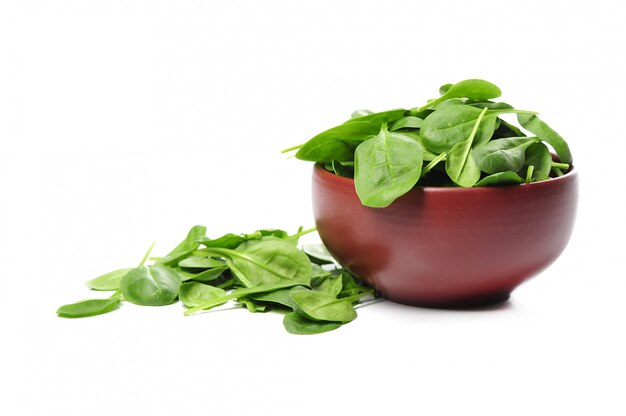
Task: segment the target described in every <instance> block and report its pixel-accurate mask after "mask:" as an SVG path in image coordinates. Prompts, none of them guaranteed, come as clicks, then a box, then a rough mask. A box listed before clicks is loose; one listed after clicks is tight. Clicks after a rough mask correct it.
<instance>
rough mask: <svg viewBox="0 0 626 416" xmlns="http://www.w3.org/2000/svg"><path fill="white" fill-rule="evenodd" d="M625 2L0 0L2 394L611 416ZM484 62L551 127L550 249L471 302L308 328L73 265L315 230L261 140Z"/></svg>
mask: <svg viewBox="0 0 626 416" xmlns="http://www.w3.org/2000/svg"><path fill="white" fill-rule="evenodd" d="M625 15H626V10H625V9H624V6H622V3H621V2H617V1H615V2H611V1H606V2H602V1H591V2H590V1H569V2H563V3H560V2H547V1H524V2H505V1H483V2H478V1H475V2H468V1H437V2H435V1H428V2H423V1H386V2H373V1H358V2H357V1H342V2H338V1H335V2H324V1H315V2H296V1H219V2H218V1H212V2H210V1H183V0H178V1H169V2H166V1H156V0H146V1H129V0H124V1H111V0H108V1H85V0H77V1H26V0H20V1H2V2H1V3H0V60H1V62H0V144H1V146H0V256H1V259H2V268H1V276H0V277H1V278H0V290H1V292H0V293H1V294H2V303H1V306H0V307H1V308H2V311H1V312H2V314H1V317H2V318H1V319H2V331H1V333H2V353H1V355H0V357H1V358H0V360H1V361H0V363H1V368H0V377H1V378H2V381H3V382H5V387H4V388H3V389H2V393H1V396H2V399H1V401H0V407H1V408H2V413H3V414H11V415H104V414H107V415H110V414H121V415H138V414H154V415H161V414H220V415H228V414H246V413H249V412H254V413H255V414H260V415H265V414H272V415H278V414H302V415H309V414H322V412H329V413H333V414H334V413H338V412H339V411H341V412H343V413H345V414H348V413H347V412H351V413H352V412H358V411H361V412H363V411H367V412H368V413H370V412H371V413H374V412H376V413H380V414H394V413H395V414H408V413H415V414H424V415H459V414H471V415H473V414H480V415H496V414H497V415H501V414H507V415H529V414H602V415H618V414H619V415H623V414H624V412H626V405H625V403H624V398H623V396H622V398H620V397H618V395H619V394H622V393H623V390H624V383H625V376H624V374H625V372H626V360H625V358H624V357H625V354H626V353H625V351H626V342H624V339H623V338H622V336H623V333H624V316H626V314H625V313H624V307H623V304H624V290H625V289H626V283H625V282H624V277H625V273H624V258H625V256H624V248H625V244H624V234H625V232H626V227H625V223H624V216H623V215H624V214H623V212H624V203H623V195H624V163H623V154H624V152H625V151H626V145H625V144H624V143H625V138H624V128H623V123H624V114H625V111H626V105H625V104H624V103H625V101H624V92H625V79H626V77H625V76H624V74H625V73H626V53H625V52H626V50H625V47H624V45H625V42H626V32H625V29H624V23H623V21H624V17H625ZM465 78H484V79H488V80H491V81H492V82H495V83H496V84H498V85H499V86H500V87H501V88H502V90H503V92H504V95H503V97H502V98H503V100H506V101H508V102H510V103H512V104H513V105H515V106H516V107H519V108H524V109H531V110H537V111H540V112H541V114H542V116H543V118H544V119H545V120H547V121H548V122H549V123H550V124H551V125H552V126H553V127H555V128H556V129H557V130H558V131H559V132H560V133H561V134H562V135H563V136H565V137H566V138H567V140H568V141H569V142H570V145H571V148H572V151H573V154H574V157H575V159H576V165H577V168H578V170H579V172H580V179H581V189H580V204H579V215H578V219H577V224H576V228H575V232H574V235H573V237H572V240H571V241H570V244H569V246H568V248H567V250H566V251H565V253H564V254H563V255H562V256H561V258H560V259H559V260H558V261H557V262H556V263H555V264H554V265H553V266H552V267H551V268H550V269H548V270H547V271H545V272H544V273H542V274H541V275H540V276H538V277H536V278H535V279H533V280H531V281H530V282H528V283H526V284H524V285H523V286H522V287H520V288H519V289H518V290H517V291H515V292H514V294H513V296H512V299H511V301H510V302H509V303H507V304H505V305H503V306H501V307H499V308H495V309H492V310H483V311H473V312H467V311H466V312H460V311H437V310H427V309H419V308H411V307H406V306H401V305H395V304H392V303H389V302H383V303H379V304H376V305H371V306H368V307H365V308H362V309H359V318H358V319H357V320H356V321H355V322H353V323H351V324H349V325H347V326H345V327H343V328H341V329H340V330H338V331H334V332H331V333H327V334H322V335H317V336H309V337H298V336H293V335H289V334H287V333H286V332H285V331H284V329H283V328H282V324H281V319H282V317H281V316H280V315H275V314H250V313H248V312H246V311H244V310H230V311H223V312H218V313H208V314H201V315H198V316H193V317H183V315H182V312H183V309H182V306H181V305H179V304H177V305H172V306H169V307H162V308H147V307H135V306H133V305H128V304H125V305H123V307H122V308H121V310H119V311H116V312H114V313H111V314H108V315H104V316H99V317H94V318H89V319H82V320H65V319H60V318H57V317H56V316H55V310H56V308H57V307H58V306H60V305H61V304H63V303H68V302H73V301H76V300H80V299H83V298H86V297H90V296H91V295H92V294H91V293H89V292H88V290H87V288H86V287H85V286H84V285H83V283H82V282H83V281H84V280H86V279H89V278H92V277H94V276H97V275H99V274H101V273H104V272H107V271H109V270H112V269H115V268H119V267H128V266H129V265H131V266H132V265H134V264H135V263H137V262H138V261H139V260H140V259H141V257H142V255H143V253H144V251H145V250H146V248H147V246H148V245H149V244H150V242H151V241H153V240H157V245H156V248H155V252H154V253H155V254H157V255H158V254H164V253H165V252H166V251H168V250H169V249H170V248H171V247H173V246H174V245H175V244H176V243H178V241H179V240H180V239H182V237H184V235H185V234H186V232H187V230H188V228H189V227H191V226H192V225H194V224H204V225H206V226H207V227H208V228H209V235H211V236H217V235H219V234H220V233H222V232H224V231H233V232H249V231H251V230H255V229H257V228H261V227H281V228H285V229H289V230H295V229H296V228H297V227H298V226H299V225H304V226H306V227H309V226H312V225H313V218H312V213H311V209H310V205H311V200H310V184H309V182H310V171H311V166H310V165H308V164H306V163H303V162H299V161H296V160H287V159H286V158H285V157H284V156H282V155H280V154H279V150H280V149H282V148H285V147H288V146H291V145H294V144H298V143H301V142H303V141H305V140H307V139H308V138H310V137H311V136H312V135H314V134H316V133H318V132H319V131H321V130H324V129H326V128H328V127H330V126H333V125H335V124H338V123H340V122H342V121H343V120H344V119H346V118H347V117H348V116H349V114H350V113H351V112H352V111H353V110H355V109H359V108H370V109H372V110H378V111H381V110H385V109H389V108H396V107H414V106H418V105H421V104H423V103H424V101H425V99H427V98H430V97H433V96H436V95H437V89H438V87H439V85H440V84H444V83H447V82H455V81H459V80H461V79H465Z"/></svg>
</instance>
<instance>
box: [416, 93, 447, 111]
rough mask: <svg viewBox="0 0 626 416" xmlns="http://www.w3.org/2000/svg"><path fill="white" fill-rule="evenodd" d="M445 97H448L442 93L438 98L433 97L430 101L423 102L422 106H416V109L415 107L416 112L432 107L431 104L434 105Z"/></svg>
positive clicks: (445, 98)
mask: <svg viewBox="0 0 626 416" xmlns="http://www.w3.org/2000/svg"><path fill="white" fill-rule="evenodd" d="M447 99H448V97H446V96H445V94H444V95H442V96H441V97H439V98H435V99H434V100H431V101H429V102H427V103H426V104H424V105H423V106H421V107H420V108H418V109H417V112H418V113H419V112H420V111H424V110H427V109H429V108H430V107H433V106H435V105H437V104H439V103H440V102H442V101H445V100H447Z"/></svg>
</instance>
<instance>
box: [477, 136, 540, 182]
mask: <svg viewBox="0 0 626 416" xmlns="http://www.w3.org/2000/svg"><path fill="white" fill-rule="evenodd" d="M538 141H539V139H537V138H536V137H505V138H502V139H498V140H493V141H491V142H489V143H487V144H486V145H484V146H480V147H478V148H476V149H475V150H474V152H473V156H474V160H475V161H476V163H477V164H478V166H479V167H480V169H481V170H482V171H483V172H486V173H497V172H504V171H508V170H510V171H513V172H517V171H519V170H520V169H521V168H522V166H524V153H525V151H526V148H527V147H528V146H530V145H531V144H533V143H537V142H538Z"/></svg>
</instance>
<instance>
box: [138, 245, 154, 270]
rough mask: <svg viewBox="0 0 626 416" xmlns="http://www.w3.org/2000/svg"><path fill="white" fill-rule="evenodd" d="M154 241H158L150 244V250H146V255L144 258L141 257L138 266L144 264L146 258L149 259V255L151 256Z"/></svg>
mask: <svg viewBox="0 0 626 416" xmlns="http://www.w3.org/2000/svg"><path fill="white" fill-rule="evenodd" d="M154 243H156V241H153V242H152V244H150V248H148V251H147V252H146V255H145V256H143V259H141V263H139V266H137V267H141V266H143V264H144V263H145V262H146V260H148V257H149V256H150V252H151V251H152V247H154Z"/></svg>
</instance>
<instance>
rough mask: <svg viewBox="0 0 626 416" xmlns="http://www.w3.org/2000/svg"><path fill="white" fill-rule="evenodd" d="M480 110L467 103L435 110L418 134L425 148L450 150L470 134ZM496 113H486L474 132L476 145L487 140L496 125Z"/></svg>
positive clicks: (435, 151) (437, 151) (438, 150)
mask: <svg viewBox="0 0 626 416" xmlns="http://www.w3.org/2000/svg"><path fill="white" fill-rule="evenodd" d="M480 114H481V110H479V109H478V108H475V107H471V106H468V105H455V106H449V107H445V108H442V109H441V110H437V111H435V112H434V113H432V114H431V115H429V116H428V117H426V119H425V120H424V124H423V125H422V129H421V130H420V135H421V136H422V143H423V144H424V147H426V149H428V150H430V151H431V152H433V153H436V154H439V153H443V152H446V153H448V152H450V150H451V149H452V147H453V146H454V145H455V144H457V143H460V142H462V141H464V140H466V139H467V137H468V136H469V135H470V134H471V132H472V129H473V128H474V125H475V124H476V120H477V119H478V117H479V116H480ZM496 118H497V113H487V114H485V115H484V116H483V121H482V123H481V124H480V126H479V128H478V130H477V131H476V133H475V136H476V145H477V146H478V145H480V144H481V143H486V142H487V141H489V139H490V138H491V136H492V135H493V132H494V130H495V126H496Z"/></svg>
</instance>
